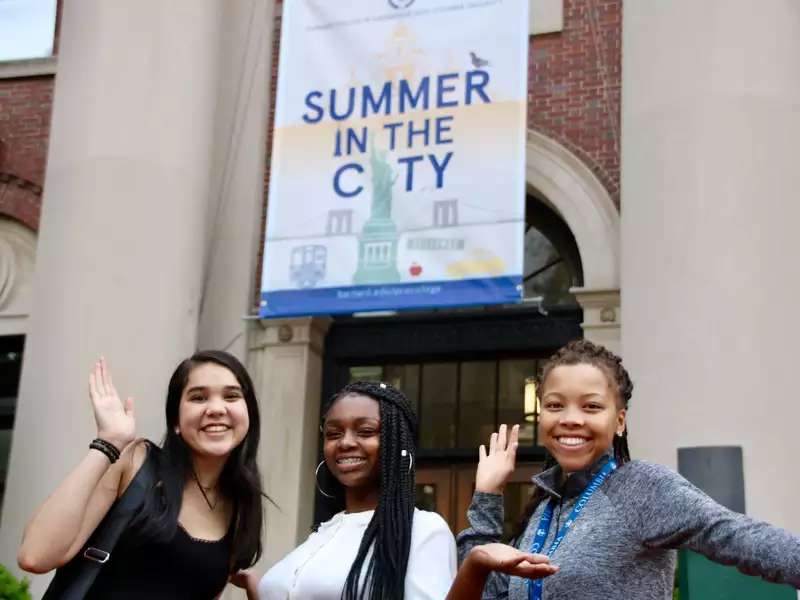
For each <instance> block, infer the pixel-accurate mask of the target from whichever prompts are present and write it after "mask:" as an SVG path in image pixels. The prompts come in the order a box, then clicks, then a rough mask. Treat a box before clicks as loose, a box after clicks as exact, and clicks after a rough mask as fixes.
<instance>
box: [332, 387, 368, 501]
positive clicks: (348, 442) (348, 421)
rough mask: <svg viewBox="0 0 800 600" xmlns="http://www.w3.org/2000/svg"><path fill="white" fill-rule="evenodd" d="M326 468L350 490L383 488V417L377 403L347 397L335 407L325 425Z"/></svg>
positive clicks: (362, 398) (338, 401)
mask: <svg viewBox="0 0 800 600" xmlns="http://www.w3.org/2000/svg"><path fill="white" fill-rule="evenodd" d="M322 437H323V454H324V455H325V464H326V465H327V466H328V469H329V470H330V472H331V473H332V474H333V476H334V477H336V479H337V480H338V481H339V483H341V484H342V485H343V486H345V487H346V488H361V489H370V488H371V489H375V488H377V487H378V486H379V484H380V467H381V461H380V445H381V413H380V406H379V404H378V402H377V401H376V400H373V399H372V398H370V397H369V396H364V395H363V394H355V393H352V394H347V395H346V396H342V397H341V398H339V399H338V400H336V402H334V403H333V405H332V406H331V408H330V409H329V410H328V413H327V414H326V415H325V421H324V423H323V425H322Z"/></svg>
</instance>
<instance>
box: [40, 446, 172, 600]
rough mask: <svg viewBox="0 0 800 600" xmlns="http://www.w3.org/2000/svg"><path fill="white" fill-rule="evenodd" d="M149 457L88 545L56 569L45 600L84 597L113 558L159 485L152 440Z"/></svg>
mask: <svg viewBox="0 0 800 600" xmlns="http://www.w3.org/2000/svg"><path fill="white" fill-rule="evenodd" d="M147 450H148V451H147V457H146V458H145V460H144V462H143V463H142V466H141V467H140V468H139V471H138V472H137V473H136V475H135V476H134V478H133V480H132V481H131V482H130V484H128V487H127V489H126V490H125V492H124V493H123V494H122V496H121V497H120V498H119V500H117V501H116V502H115V503H114V504H113V505H112V506H111V508H110V509H109V511H108V513H106V516H105V517H104V518H103V520H102V521H101V522H100V524H99V525H98V526H97V528H96V529H95V530H94V533H92V535H91V536H89V540H88V541H87V542H86V545H85V546H84V547H83V548H82V549H81V551H80V552H79V553H78V554H76V555H75V556H74V557H73V558H72V560H70V561H69V562H68V563H67V564H66V565H64V566H63V567H61V568H59V569H58V570H57V571H56V575H55V577H54V578H53V581H52V582H50V585H49V586H48V588H47V591H46V592H45V594H44V596H42V600H82V599H83V598H84V597H85V596H86V594H87V593H88V592H89V590H90V589H91V587H92V584H93V583H94V580H95V579H96V578H97V575H98V574H99V573H100V569H102V568H103V565H104V564H105V563H107V562H108V561H109V559H110V558H111V552H112V551H113V550H114V546H116V544H117V541H119V538H120V536H122V533H123V532H124V531H125V528H126V527H127V526H128V524H129V523H130V522H131V520H132V519H133V517H134V516H135V515H136V513H137V512H138V511H139V509H140V508H141V506H142V504H143V503H144V499H145V496H146V495H147V492H148V491H149V490H151V489H152V488H153V486H154V485H155V480H156V474H155V464H154V463H155V457H153V456H152V453H153V452H157V451H158V449H157V448H154V447H153V446H152V445H151V444H149V443H148V449H147Z"/></svg>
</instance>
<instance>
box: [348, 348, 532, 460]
mask: <svg viewBox="0 0 800 600" xmlns="http://www.w3.org/2000/svg"><path fill="white" fill-rule="evenodd" d="M538 367H539V359H536V358H520V359H503V360H470V361H450V362H426V363H410V364H384V365H363V366H351V367H350V368H349V379H350V381H354V380H357V379H367V380H372V381H386V382H387V383H390V384H392V385H393V386H395V387H397V388H399V389H401V390H402V391H403V392H404V393H405V394H406V396H407V397H408V399H409V402H410V403H411V405H412V407H413V408H414V410H415V412H416V413H417V416H418V418H419V449H420V451H423V452H425V451H429V453H430V452H434V453H436V454H438V455H445V454H448V453H451V452H454V451H455V452H456V453H458V454H460V453H461V452H462V451H463V452H470V453H471V452H474V451H475V450H476V449H477V447H478V446H479V445H480V444H485V443H486V442H487V440H488V439H489V436H490V435H491V434H492V432H494V431H497V428H498V427H499V425H500V424H502V423H506V424H508V425H513V424H516V423H519V424H520V425H521V429H520V444H521V445H524V446H528V447H530V446H533V445H536V443H537V440H536V435H535V427H534V425H535V420H536V417H537V415H536V414H535V404H532V403H531V402H530V393H531V391H532V390H530V389H529V390H528V396H529V398H528V402H526V385H527V386H530V385H532V384H531V378H532V377H534V376H535V375H536V369H537V368H538Z"/></svg>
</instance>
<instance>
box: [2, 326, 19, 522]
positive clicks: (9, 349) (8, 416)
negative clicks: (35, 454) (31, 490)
mask: <svg viewBox="0 0 800 600" xmlns="http://www.w3.org/2000/svg"><path fill="white" fill-rule="evenodd" d="M24 340H25V338H24V336H21V335H9V336H2V337H0V508H2V505H3V496H4V493H5V482H6V475H7V473H8V457H9V454H10V453H11V430H12V427H13V426H14V412H15V410H16V406H17V391H18V389H19V376H20V372H21V371H22V349H23V345H24Z"/></svg>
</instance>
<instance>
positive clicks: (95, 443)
mask: <svg viewBox="0 0 800 600" xmlns="http://www.w3.org/2000/svg"><path fill="white" fill-rule="evenodd" d="M89 448H91V449H93V450H99V451H100V452H102V453H103V454H105V455H106V457H107V458H108V460H110V461H111V464H112V465H113V464H114V463H115V462H117V461H118V460H119V450H118V449H117V447H116V446H114V444H112V443H110V442H107V441H105V440H101V439H100V438H95V439H93V440H92V443H91V444H89Z"/></svg>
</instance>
